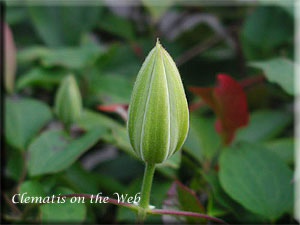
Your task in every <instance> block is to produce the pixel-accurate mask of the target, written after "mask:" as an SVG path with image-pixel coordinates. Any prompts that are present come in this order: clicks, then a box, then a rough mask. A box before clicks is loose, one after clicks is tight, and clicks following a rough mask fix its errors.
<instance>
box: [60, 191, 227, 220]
mask: <svg viewBox="0 0 300 225" xmlns="http://www.w3.org/2000/svg"><path fill="white" fill-rule="evenodd" d="M61 197H85V198H93V199H96V198H97V195H91V194H65V195H61ZM98 197H99V196H98ZM108 202H110V203H112V204H116V205H122V206H125V207H128V208H132V209H134V208H136V207H137V206H136V205H133V204H129V203H126V202H121V201H120V202H119V201H118V200H116V199H113V198H109V199H108ZM147 211H148V213H150V214H167V215H182V216H192V217H199V218H204V219H208V220H212V221H215V222H218V223H222V224H226V222H225V221H223V220H221V219H218V218H216V217H212V216H208V215H205V214H202V213H195V212H187V211H179V210H165V209H149V210H147Z"/></svg>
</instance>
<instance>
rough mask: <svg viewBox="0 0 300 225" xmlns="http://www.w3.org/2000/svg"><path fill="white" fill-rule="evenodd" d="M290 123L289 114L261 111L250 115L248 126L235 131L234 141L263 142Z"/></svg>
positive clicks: (290, 117) (290, 116)
mask: <svg viewBox="0 0 300 225" xmlns="http://www.w3.org/2000/svg"><path fill="white" fill-rule="evenodd" d="M291 121H292V115H291V114H290V113H286V112H282V111H278V110H277V111H276V110H261V111H256V112H254V113H252V114H251V115H250V120H249V124H248V125H247V126H246V127H244V128H241V129H239V130H238V131H237V133H236V137H235V141H241V140H245V141H253V142H255V141H256V142H257V141H265V140H269V139H271V138H273V137H276V136H277V135H278V134H279V133H280V132H282V131H283V129H284V128H285V127H287V125H289V124H290V123H291Z"/></svg>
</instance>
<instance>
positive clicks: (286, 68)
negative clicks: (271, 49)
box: [249, 58, 294, 95]
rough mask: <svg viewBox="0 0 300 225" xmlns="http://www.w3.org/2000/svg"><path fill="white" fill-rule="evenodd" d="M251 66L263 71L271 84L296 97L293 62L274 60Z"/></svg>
mask: <svg viewBox="0 0 300 225" xmlns="http://www.w3.org/2000/svg"><path fill="white" fill-rule="evenodd" d="M249 65H250V66H252V67H255V68H258V69H261V70H263V72H264V74H265V76H266V77H267V79H268V80H269V81H270V82H274V83H276V84H278V85H280V86H281V87H282V88H283V90H285V91H286V92H287V93H289V94H290V95H294V63H293V62H292V61H291V60H289V59H284V58H274V59H269V60H266V61H259V62H250V63H249Z"/></svg>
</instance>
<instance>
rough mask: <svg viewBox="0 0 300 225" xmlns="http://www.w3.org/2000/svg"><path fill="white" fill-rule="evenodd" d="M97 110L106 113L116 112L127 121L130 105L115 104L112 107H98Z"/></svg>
mask: <svg viewBox="0 0 300 225" xmlns="http://www.w3.org/2000/svg"><path fill="white" fill-rule="evenodd" d="M97 109H99V110H101V111H104V112H114V113H117V114H119V115H120V116H121V117H122V118H123V119H124V120H125V121H126V120H127V116H128V115H127V114H128V112H127V110H128V104H121V103H115V104H110V105H98V106H97Z"/></svg>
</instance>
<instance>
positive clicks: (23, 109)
mask: <svg viewBox="0 0 300 225" xmlns="http://www.w3.org/2000/svg"><path fill="white" fill-rule="evenodd" d="M51 117H52V114H51V111H50V109H49V107H48V106H47V105H46V104H44V103H43V102H40V101H37V100H34V99H30V98H16V99H15V98H5V137H6V140H7V142H8V143H9V144H10V145H11V146H13V147H15V148H17V149H20V150H24V149H26V147H27V145H28V144H29V142H30V140H31V139H32V138H33V136H34V135H35V134H36V133H37V132H38V131H39V130H40V129H41V128H42V127H43V126H45V124H46V123H47V122H48V121H49V120H50V119H51Z"/></svg>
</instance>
